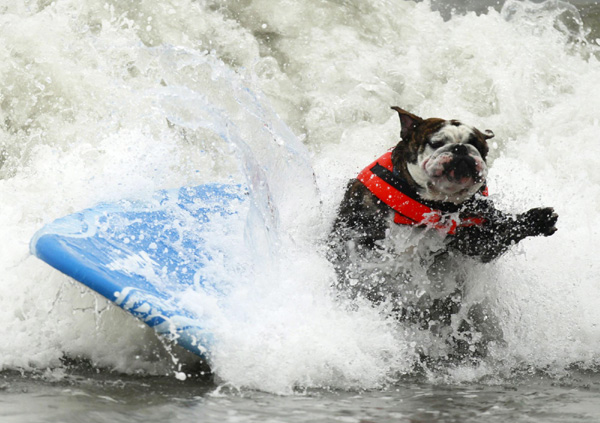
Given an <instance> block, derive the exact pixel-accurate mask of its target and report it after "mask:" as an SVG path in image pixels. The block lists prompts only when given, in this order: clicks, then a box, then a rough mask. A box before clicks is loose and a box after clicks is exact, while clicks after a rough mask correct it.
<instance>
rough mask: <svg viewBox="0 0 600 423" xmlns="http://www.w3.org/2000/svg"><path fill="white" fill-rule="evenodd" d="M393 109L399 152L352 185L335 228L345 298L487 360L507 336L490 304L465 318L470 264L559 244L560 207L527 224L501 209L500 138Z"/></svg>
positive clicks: (535, 213)
mask: <svg viewBox="0 0 600 423" xmlns="http://www.w3.org/2000/svg"><path fill="white" fill-rule="evenodd" d="M392 109H393V110H395V111H396V112H398V115H399V117H400V125H401V131H400V136H401V140H400V142H399V143H398V144H397V145H396V146H395V147H394V148H393V149H392V150H391V151H388V152H387V153H385V154H384V155H383V156H381V157H380V158H379V159H377V160H375V161H374V162H373V163H371V164H370V165H369V166H367V167H366V168H365V169H364V170H363V171H362V172H360V174H359V175H358V176H357V178H356V179H352V180H351V181H350V182H349V184H348V187H347V189H346V192H345V195H344V197H343V199H342V201H341V204H340V206H339V210H338V214H337V217H336V219H335V221H334V223H333V228H332V231H331V236H330V240H329V247H330V248H329V254H330V256H329V257H330V260H331V261H332V263H333V264H334V267H335V268H336V272H337V274H338V288H339V289H341V290H342V291H344V292H346V293H347V294H349V295H350V296H351V297H359V296H360V297H365V298H367V299H369V300H370V301H372V302H374V303H376V304H385V305H386V306H390V307H391V309H390V311H391V312H393V313H395V314H396V315H397V317H398V318H399V319H401V320H405V321H410V322H413V323H417V324H418V325H420V327H422V328H426V329H430V330H433V331H435V332H436V333H442V332H444V329H443V328H444V327H446V328H449V327H450V329H446V330H445V331H446V334H447V335H448V333H452V335H451V336H449V339H452V343H453V344H454V346H455V347H457V348H458V349H461V348H462V350H464V351H467V352H468V351H473V350H474V348H473V346H472V343H473V340H474V339H478V340H479V341H478V342H479V343H480V345H479V347H480V348H479V349H480V350H485V349H486V346H487V344H488V343H489V342H490V341H491V340H499V339H501V338H502V334H501V331H500V329H499V326H498V324H497V322H496V321H495V319H494V317H493V315H492V314H491V313H490V311H489V310H488V308H487V307H486V306H485V305H484V304H474V305H471V306H470V308H469V310H461V302H462V297H463V292H462V289H463V285H464V279H465V271H466V270H465V269H466V267H465V266H464V263H465V262H468V261H469V260H473V259H475V260H479V261H481V262H489V261H491V260H494V259H495V258H497V257H499V256H500V255H502V254H503V253H504V252H506V251H507V250H508V249H509V248H510V247H511V246H512V245H514V244H516V243H518V242H519V241H521V240H523V239H524V238H526V237H531V236H550V235H552V234H553V233H554V232H555V231H556V222H557V219H558V216H557V215H556V213H555V212H554V210H553V209H552V208H551V207H545V208H533V209H531V210H529V211H526V212H524V213H521V214H510V213H505V212H502V211H500V210H498V209H496V208H495V207H494V205H493V204H492V202H491V201H490V199H489V198H488V197H487V187H486V177H487V173H488V167H487V163H486V157H487V154H488V150H489V148H488V144H487V142H488V140H489V139H491V138H493V137H494V134H493V133H492V131H490V130H486V131H483V132H482V131H480V130H478V129H477V128H474V127H472V126H469V125H466V124H464V123H462V122H460V121H458V120H445V119H439V118H429V119H423V118H421V117H419V116H416V115H414V114H412V113H409V112H407V111H405V110H403V109H401V108H399V107H392ZM454 316H457V317H454ZM453 317H454V318H453ZM452 327H453V329H452ZM464 351H463V353H464ZM483 354H485V352H483Z"/></svg>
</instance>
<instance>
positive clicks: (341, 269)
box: [329, 108, 558, 350]
mask: <svg viewBox="0 0 600 423" xmlns="http://www.w3.org/2000/svg"><path fill="white" fill-rule="evenodd" d="M393 109H394V110H396V111H397V112H398V113H399V116H400V121H401V126H402V129H401V141H400V142H399V143H398V144H397V145H396V147H395V148H394V150H393V152H392V163H393V165H394V171H395V172H397V173H398V174H399V175H400V176H401V177H402V178H403V179H404V180H405V181H406V182H407V183H408V184H409V185H410V186H413V187H415V189H416V190H417V191H419V190H421V191H423V189H424V187H420V186H418V184H417V183H416V182H415V180H414V179H413V177H412V175H411V173H410V171H409V169H408V164H409V163H415V162H416V161H417V156H418V155H419V152H420V151H422V150H420V149H422V148H423V143H424V142H426V141H427V138H428V137H430V136H431V134H435V133H437V132H438V131H439V130H440V129H441V128H442V127H443V126H444V125H447V124H448V122H450V124H452V125H460V122H458V121H454V120H452V121H446V120H443V119H437V118H433V119H426V120H423V119H421V118H419V117H418V116H415V115H412V114H410V113H408V112H406V111H404V110H402V109H399V108H393ZM472 136H473V137H474V138H475V139H472V140H471V141H470V142H471V143H472V144H474V145H475V146H476V148H477V150H478V151H479V153H480V155H481V157H482V158H483V159H484V160H485V158H486V156H487V153H488V146H487V139H488V138H491V137H492V136H493V134H492V133H491V131H489V132H485V133H483V132H481V131H479V130H477V129H476V128H472ZM422 202H423V203H424V204H426V205H428V206H429V207H431V208H433V209H437V210H441V211H447V212H459V213H460V215H461V216H463V217H467V216H480V217H484V218H485V219H486V221H487V222H486V224H484V225H482V226H472V227H460V228H458V230H457V231H456V233H455V234H454V235H448V236H447V237H446V239H445V249H444V250H443V251H436V252H435V257H434V258H433V262H435V261H436V260H438V259H439V258H443V259H444V260H446V259H447V258H448V257H449V256H450V257H452V259H453V260H454V262H453V263H456V259H458V261H459V262H460V257H461V256H468V257H472V258H475V259H477V260H479V261H481V262H489V261H491V260H494V259H496V258H498V257H499V256H501V255H502V254H503V253H505V252H506V251H507V250H508V249H509V248H510V247H511V246H512V245H514V244H516V243H518V242H519V241H521V240H523V239H524V238H526V237H530V236H539V235H543V236H549V235H552V234H553V233H554V232H555V231H556V227H555V224H556V221H557V218H558V217H557V215H556V214H555V213H554V210H553V209H552V208H550V207H546V208H534V209H531V210H529V211H527V212H525V213H521V214H509V213H505V212H502V211H500V210H498V209H496V208H495V207H494V205H493V204H492V202H491V200H490V199H489V198H487V197H484V196H482V195H479V194H477V195H474V196H471V197H470V198H467V199H466V200H465V201H462V202H460V203H459V204H457V203H455V202H436V201H426V200H423V201H422ZM394 213H395V212H394V211H393V210H392V209H391V208H389V207H388V206H387V205H385V204H384V203H383V202H381V201H380V200H379V199H378V198H377V197H376V196H375V195H374V194H372V193H371V192H370V191H369V190H368V189H367V188H366V187H365V186H364V185H363V184H362V183H361V182H360V181H358V180H356V179H353V180H351V181H350V182H349V183H348V186H347V189H346V192H345V194H344V197H343V199H342V201H341V203H340V206H339V209H338V214H337V217H336V219H335V221H334V224H333V228H332V231H331V236H330V243H329V244H330V259H331V261H332V262H333V264H334V266H335V267H336V270H337V273H338V277H339V283H338V287H339V288H340V289H348V287H349V283H348V281H347V280H346V278H347V275H346V270H347V268H348V266H349V265H351V263H350V261H351V260H352V257H354V255H353V254H354V253H356V252H358V254H362V253H365V252H369V251H373V250H377V249H379V248H381V242H382V241H383V240H384V239H385V238H386V236H387V234H388V233H389V230H390V228H391V226H392V225H395V224H394V223H393V216H394ZM405 230H406V231H423V230H426V229H423V228H420V227H416V226H411V227H405ZM432 267H433V266H432ZM354 283H356V281H355V282H354ZM361 283H362V281H358V285H359V286H358V287H357V286H356V285H354V286H352V288H351V289H352V290H353V291H354V292H355V294H356V293H358V295H363V296H366V297H367V298H368V299H370V300H371V301H373V302H376V303H377V302H381V301H385V300H386V298H385V297H386V296H390V294H388V291H387V290H386V289H383V290H382V289H381V288H380V287H379V288H377V292H375V291H373V290H370V289H369V288H368V287H365V289H362V287H360V284H361ZM389 283H394V282H393V281H390V282H389ZM392 291H393V290H391V291H390V292H392ZM461 296H462V293H461V292H460V289H459V290H458V291H456V292H454V293H453V294H452V295H450V296H448V297H446V298H437V299H434V300H433V301H431V302H430V304H429V306H428V307H427V308H426V309H421V310H420V311H416V312H414V311H411V306H410V305H407V304H401V305H400V306H399V307H396V309H395V312H396V313H397V315H398V317H399V318H400V319H404V320H409V321H412V322H414V323H418V324H420V325H421V326H422V327H431V322H432V321H435V322H436V323H441V324H445V325H448V324H449V323H450V320H451V316H452V315H454V314H456V313H457V312H458V311H459V309H460V301H461ZM476 308H477V307H475V308H473V310H475V311H474V312H475V313H476V312H477V310H476ZM472 312H473V311H472V310H470V311H469V315H471V314H472ZM479 314H480V315H481V316H483V317H481V318H480V319H479V320H480V321H481V322H483V321H485V320H487V316H484V315H485V312H482V313H479ZM476 320H477V318H475V317H474V318H473V319H471V322H474V321H476ZM490 321H493V319H490ZM471 324H472V323H471ZM481 324H482V325H485V324H484V323H481ZM465 325H466V326H465ZM468 328H469V323H467V322H466V321H464V322H463V323H462V326H461V330H462V331H463V332H465V330H466V329H468ZM478 329H479V330H481V327H480V328H478ZM495 337H496V338H497V337H498V336H497V335H495ZM500 337H501V335H500ZM455 341H456V340H455ZM456 342H458V341H456ZM456 342H455V343H456ZM461 342H463V344H464V341H461ZM467 347H468V345H467V346H466V347H465V345H463V350H464V349H465V348H467ZM467 349H468V348H467ZM484 349H485V348H484Z"/></svg>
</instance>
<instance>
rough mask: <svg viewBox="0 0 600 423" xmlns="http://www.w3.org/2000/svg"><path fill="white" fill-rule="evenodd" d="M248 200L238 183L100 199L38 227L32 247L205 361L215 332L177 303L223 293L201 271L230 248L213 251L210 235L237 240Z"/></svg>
mask: <svg viewBox="0 0 600 423" xmlns="http://www.w3.org/2000/svg"><path fill="white" fill-rule="evenodd" d="M246 197H247V195H246V193H245V191H244V189H243V188H242V187H240V186H238V185H228V184H206V185H200V186H196V187H183V188H180V189H176V190H166V191H160V192H157V193H156V194H155V195H154V196H153V197H152V198H151V199H149V200H147V201H128V200H122V201H118V202H115V203H103V204H99V205H97V206H95V207H93V208H90V209H87V210H84V211H81V212H79V213H74V214H72V215H69V216H65V217H63V218H60V219H58V220H56V221H54V222H52V223H50V224H48V225H46V226H45V227H43V228H42V229H41V230H39V231H38V232H37V233H36V234H35V235H34V237H33V239H32V240H31V252H32V253H33V254H34V255H35V256H37V257H38V258H40V259H41V260H43V261H45V262H46V263H48V264H49V265H51V266H53V267H54V268H56V269H58V270H60V271H61V272H63V273H65V274H67V275H68V276H70V277H72V278H73V279H75V280H77V281H79V282H81V283H82V284H84V285H86V286H88V287H89V288H91V289H93V290H94V291H96V292H98V293H100V294H101V295H103V296H104V297H106V298H107V299H109V300H111V301H112V302H114V303H115V304H117V305H118V306H119V307H121V308H123V309H124V310H125V311H127V312H129V313H131V314H132V315H133V316H135V317H137V318H138V319H140V320H142V321H143V322H145V323H146V324H147V325H148V326H150V327H152V328H153V329H155V330H156V331H157V332H158V333H159V334H161V335H164V336H166V337H167V338H168V339H170V340H173V341H175V342H177V343H178V344H179V345H181V346H183V347H184V348H186V349H188V350H189V351H191V352H193V353H195V354H197V355H199V356H201V357H202V358H204V359H209V356H210V350H211V346H212V345H213V341H214V340H213V337H212V334H211V333H210V330H207V328H206V327H205V325H204V322H203V319H202V316H201V315H199V313H198V310H195V309H190V307H186V306H185V305H182V302H181V301H180V298H181V295H180V294H182V293H184V292H185V291H186V290H189V289H194V290H196V291H197V290H203V291H204V292H207V293H209V294H210V295H212V296H217V297H218V296H219V295H223V294H224V292H223V290H224V289H225V287H224V286H221V285H220V284H219V281H218V280H214V272H212V273H211V272H209V273H210V275H207V274H206V273H207V272H206V268H207V266H208V265H209V264H210V263H211V261H213V259H214V257H213V256H214V255H219V260H223V256H227V254H228V251H218V250H214V247H213V246H212V243H211V242H210V240H211V239H213V238H214V237H215V232H216V233H218V232H219V231H223V230H225V231H227V230H230V231H233V232H234V233H233V234H229V235H230V237H231V236H232V237H233V239H234V240H235V239H237V238H239V240H240V242H242V237H243V233H242V232H243V230H241V229H240V228H242V227H243V224H240V221H241V220H243V219H244V216H243V213H240V210H242V211H243V210H244V203H245V202H246ZM215 225H217V226H216V227H215ZM208 244H211V245H210V246H209V245H208ZM226 258H227V257H225V259H226ZM211 278H212V279H211ZM200 314H201V313H200Z"/></svg>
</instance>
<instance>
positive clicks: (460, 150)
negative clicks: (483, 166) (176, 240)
mask: <svg viewBox="0 0 600 423" xmlns="http://www.w3.org/2000/svg"><path fill="white" fill-rule="evenodd" d="M450 151H452V154H455V155H457V156H466V155H468V154H469V149H468V148H467V146H466V145H464V144H455V145H453V146H452V149H451V150H450Z"/></svg>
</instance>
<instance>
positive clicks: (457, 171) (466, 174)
mask: <svg viewBox="0 0 600 423" xmlns="http://www.w3.org/2000/svg"><path fill="white" fill-rule="evenodd" d="M442 173H443V175H445V176H446V178H447V179H448V181H450V182H453V183H456V184H459V185H468V184H472V183H479V182H481V181H482V180H483V171H482V168H481V165H480V164H478V163H477V161H476V160H475V159H474V158H473V157H471V156H458V157H455V158H454V159H453V160H451V161H450V162H448V163H446V164H445V165H444V170H443V172H442Z"/></svg>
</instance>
